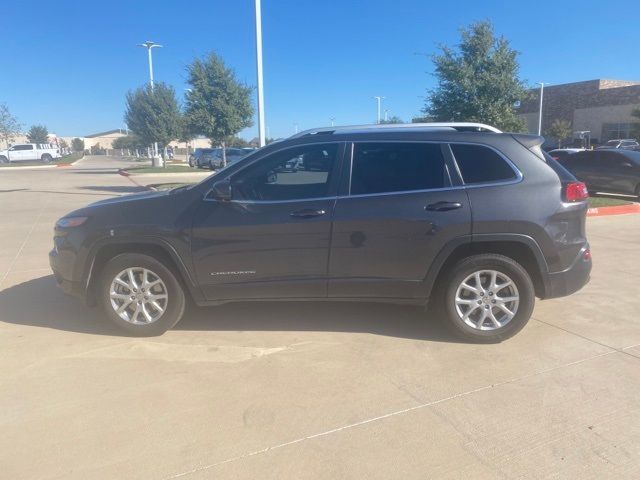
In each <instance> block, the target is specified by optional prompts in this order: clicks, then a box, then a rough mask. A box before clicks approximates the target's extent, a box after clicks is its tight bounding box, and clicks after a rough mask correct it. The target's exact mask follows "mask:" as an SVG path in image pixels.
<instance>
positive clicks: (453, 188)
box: [204, 140, 524, 205]
mask: <svg viewBox="0 0 640 480" xmlns="http://www.w3.org/2000/svg"><path fill="white" fill-rule="evenodd" d="M326 143H344V142H343V141H332V142H326V141H325V142H314V143H306V144H304V145H305V146H306V145H321V144H326ZM348 143H351V158H350V159H349V162H350V163H349V193H348V194H347V195H332V196H327V197H313V198H295V199H290V200H229V201H227V202H224V203H237V204H257V205H265V204H285V203H300V202H318V201H323V200H327V201H336V200H345V199H349V198H371V197H387V196H390V195H413V194H420V193H430V192H445V191H456V190H465V189H470V188H485V187H496V186H505V185H514V184H516V183H520V182H522V180H523V179H524V176H523V174H522V172H520V170H519V169H518V167H516V166H515V164H514V163H513V162H512V161H511V160H510V159H509V158H507V156H506V155H504V154H503V153H502V152H500V150H498V149H496V148H495V147H493V146H491V145H486V144H484V143H477V142H444V141H437V140H373V141H371V140H369V141H368V140H356V141H351V142H348ZM356 143H431V144H439V145H442V144H444V145H447V147H448V148H449V149H451V145H452V144H453V145H455V144H458V145H475V146H480V147H486V148H490V149H491V150H493V151H494V152H495V153H497V154H498V155H499V156H500V157H501V158H502V159H503V160H504V161H506V162H507V164H508V165H509V166H510V167H511V169H512V170H513V172H514V173H515V175H516V178H514V179H511V180H501V181H497V182H485V183H472V184H465V183H464V178H463V177H462V172H460V170H459V169H460V167H459V165H458V162H457V161H456V160H455V155H454V154H453V150H452V149H451V155H452V157H453V159H454V163H455V166H456V169H457V170H458V172H459V174H460V178H461V179H462V182H463V184H462V185H450V186H448V187H443V188H428V189H422V190H400V191H396V192H377V193H362V194H356V195H352V194H351V178H352V173H353V157H354V153H355V144H356ZM299 146H301V145H296V146H292V147H286V148H282V149H279V150H277V151H276V152H282V151H284V150H289V149H291V148H296V147H299ZM276 152H273V153H276ZM345 153H346V152H345ZM257 161H259V160H256V162H257ZM256 162H252V163H251V164H250V165H253V164H254V163H256ZM445 165H446V159H445ZM209 192H210V190H209V191H207V193H206V194H205V198H204V200H205V201H207V202H217V201H218V200H215V199H211V198H207V195H208V194H209Z"/></svg>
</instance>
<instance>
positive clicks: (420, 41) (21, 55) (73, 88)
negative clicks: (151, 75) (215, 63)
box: [0, 0, 640, 138]
mask: <svg viewBox="0 0 640 480" xmlns="http://www.w3.org/2000/svg"><path fill="white" fill-rule="evenodd" d="M253 8H254V3H253V0H233V1H229V0H227V1H223V0H203V1H201V0H183V1H181V2H177V1H173V0H169V1H154V2H151V1H149V0H138V1H135V2H124V1H120V0H112V1H110V2H91V1H88V2H82V3H81V2H71V1H66V0H62V1H58V2H55V3H54V4H52V3H51V2H46V3H45V2H44V1H37V0H36V1H32V2H29V5H28V8H26V5H25V4H23V3H22V2H18V1H16V0H7V2H5V4H4V7H3V18H4V19H5V21H4V22H2V24H3V26H2V37H3V41H2V42H1V43H0V58H2V59H3V62H2V67H1V71H2V74H1V75H0V102H5V103H7V104H8V106H9V108H10V110H11V111H12V112H13V114H14V115H16V116H17V117H18V118H19V120H20V122H21V123H23V124H24V125H26V126H27V127H28V126H29V125H31V124H34V123H43V124H45V125H46V126H47V127H48V128H49V131H50V132H54V133H56V134H58V135H79V136H83V135H87V134H90V133H94V132H98V131H103V130H109V129H112V128H120V127H122V126H123V124H124V121H123V111H124V95H125V93H126V92H127V90H129V89H132V88H135V87H137V86H140V85H142V84H144V83H145V82H146V81H147V79H148V70H147V59H146V52H145V51H144V50H143V49H142V48H139V47H136V44H137V43H140V42H143V41H145V40H153V41H155V42H158V43H161V44H163V45H164V46H165V47H164V48H162V49H159V50H155V51H154V67H155V68H154V72H155V79H156V81H164V82H167V83H169V84H171V85H173V86H174V87H175V89H176V92H177V93H178V96H179V97H182V96H183V94H184V88H185V87H186V84H185V77H186V74H185V67H186V65H187V64H188V63H189V62H190V61H191V60H192V59H193V58H194V57H197V56H202V55H204V54H205V53H207V52H208V51H210V50H216V51H217V52H218V53H219V54H220V55H222V56H223V58H224V59H225V60H226V62H227V63H228V64H229V65H230V66H232V67H233V68H234V69H235V70H236V73H237V75H238V77H239V78H240V79H241V80H243V81H245V82H246V83H248V84H251V85H255V83H256V82H255V37H254V16H253V15H254V10H253ZM262 9H263V35H264V38H263V40H264V47H263V48H264V72H265V101H266V103H265V112H266V124H267V127H268V129H269V133H270V135H271V136H273V137H282V136H287V135H290V134H292V133H293V132H294V128H295V127H294V125H295V124H298V126H299V128H300V129H304V128H311V127H316V126H323V125H328V124H329V122H330V121H329V118H330V117H335V118H336V124H357V123H370V122H372V121H375V116H376V109H375V101H374V100H373V99H372V98H371V97H372V96H374V95H384V96H385V97H386V99H385V100H384V103H383V108H387V109H389V111H390V114H391V115H398V116H399V117H401V118H403V119H404V120H410V119H411V117H412V116H415V115H417V114H419V111H420V108H421V107H422V105H423V102H424V100H423V98H421V96H424V95H425V92H426V90H427V88H430V87H432V86H433V85H434V79H433V77H432V76H431V74H430V73H431V71H432V66H431V62H430V61H429V59H428V58H426V57H425V56H420V55H415V54H414V52H421V53H426V54H431V53H434V52H436V51H437V45H438V44H441V43H444V44H454V43H456V42H457V40H458V29H459V28H460V27H462V26H465V25H468V24H469V23H471V22H473V21H476V20H481V19H489V20H491V21H492V22H493V23H494V25H495V28H496V31H497V32H498V33H499V34H502V35H504V36H505V37H506V38H508V39H509V40H510V42H511V44H512V46H513V47H514V48H516V49H517V50H519V51H520V52H521V56H520V63H521V77H522V78H523V79H525V80H527V81H528V82H530V83H535V82H537V81H545V82H551V83H556V84H557V83H564V82H571V81H580V80H588V79H593V78H618V79H625V80H640V66H639V65H640V53H639V50H638V45H640V28H639V27H638V21H637V13H638V4H637V0H629V1H627V0H619V1H618V2H616V3H615V8H613V7H612V8H607V4H606V3H605V2H602V1H598V2H596V1H584V0H582V1H579V2H578V1H566V2H563V1H558V0H556V1H550V0H539V1H537V2H519V1H510V2H506V1H489V0H483V1H480V2H479V1H477V0H474V1H464V0H458V1H456V2H441V1H438V2H431V1H427V0H394V1H388V0H387V1H384V0H368V1H355V0H352V1H349V0H341V1H334V0H325V1H324V2H320V1H318V0H295V1H294V0H263V4H262ZM38 12H40V13H38ZM11 19H14V20H16V21H12V20H11ZM17 20H20V21H17ZM256 131H257V129H256V127H253V128H251V129H249V130H248V131H245V132H243V136H245V137H246V138H250V137H253V136H255V133H256Z"/></svg>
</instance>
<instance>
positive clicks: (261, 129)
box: [255, 0, 266, 147]
mask: <svg viewBox="0 0 640 480" xmlns="http://www.w3.org/2000/svg"><path fill="white" fill-rule="evenodd" d="M255 2H256V74H257V76H258V138H259V139H260V146H261V147H264V146H265V145H266V138H265V125H264V86H263V84H262V10H261V7H260V0H255Z"/></svg>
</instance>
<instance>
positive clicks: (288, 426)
mask: <svg viewBox="0 0 640 480" xmlns="http://www.w3.org/2000/svg"><path fill="white" fill-rule="evenodd" d="M122 166H125V165H124V164H122V163H120V162H118V161H117V160H115V159H109V158H91V157H90V158H88V159H86V160H84V161H83V162H81V163H80V164H78V165H77V166H76V167H73V168H65V169H63V168H56V169H46V170H15V169H9V168H5V169H2V170H1V171H0V362H1V363H0V365H1V369H0V477H2V478H8V479H12V480H15V479H33V478H65V479H66V478H78V479H86V478H105V479H113V478H123V479H124V478H141V479H152V478H153V479H155V478H187V479H204V478H207V479H208V478H225V479H227V478H247V479H249V478H251V479H253V478H260V479H284V478H295V479H306V478H313V479H338V478H339V479H345V478H347V479H351V478H352V479H362V478H367V479H390V478H402V479H408V478H420V479H424V478H450V479H459V478H473V479H478V478H500V479H502V478H572V479H573V478H580V479H603V478H615V479H620V478H629V479H637V478H639V477H640V315H638V312H639V311H640V289H639V288H638V274H637V272H638V271H639V270H640V215H621V216H616V217H599V218H591V219H589V220H588V233H589V238H590V241H591V242H592V251H593V255H594V270H593V278H592V281H591V283H590V284H589V285H588V286H587V287H585V288H584V289H583V290H582V291H581V292H579V293H578V294H575V295H573V296H571V297H569V298H565V299H558V300H549V301H545V302H538V305H537V307H536V309H535V312H534V318H533V319H532V320H531V322H530V323H529V325H528V326H527V327H526V328H525V329H524V330H523V331H522V332H521V333H519V334H518V335H517V336H516V337H514V338H513V339H511V340H509V341H507V342H504V343H502V344H499V345H470V344H464V343H460V342H458V341H456V340H455V339H454V338H451V337H450V336H449V335H448V334H446V333H445V332H444V331H443V330H442V329H441V328H440V327H439V326H438V325H437V323H436V322H434V321H433V320H434V319H430V318H427V317H426V316H425V314H424V313H423V312H422V311H421V310H420V309H418V308H414V307H398V306H386V305H348V304H321V303H283V304H277V303H263V304H246V305H242V304H237V305H225V306H222V307H216V308H207V309H194V310H192V311H191V312H190V313H189V314H188V315H187V317H186V318H185V319H184V320H183V322H181V323H180V324H179V325H178V326H177V327H176V329H174V330H172V331H170V332H168V333H167V334H165V335H163V336H162V337H157V338H153V339H134V338H129V337H125V336H120V335H119V334H118V332H117V331H116V330H114V329H113V328H112V327H111V326H110V325H109V324H107V323H105V321H104V320H103V318H102V316H101V314H100V312H99V311H98V310H92V309H87V308H85V307H83V306H81V305H80V303H79V302H77V301H76V300H74V299H72V298H68V297H66V296H64V295H63V294H62V292H61V291H60V290H59V289H58V288H57V287H56V286H55V282H54V280H53V277H52V275H51V272H50V271H49V267H48V259H47V253H48V251H49V249H50V248H51V245H52V239H51V237H52V227H53V224H54V222H55V220H56V219H57V218H59V217H60V216H62V215H63V214H64V213H66V212H68V211H69V210H72V209H74V208H77V207H80V206H82V205H85V204H87V203H89V202H92V201H95V200H98V199H101V198H105V197H107V196H113V195H122V194H128V193H131V192H134V191H137V190H138V189H139V187H136V186H134V185H133V184H132V183H131V182H129V180H127V179H126V178H124V177H121V176H119V175H117V174H116V173H115V170H116V168H118V167H122ZM165 178H167V180H166V181H171V177H170V176H167V177H165ZM149 183H152V182H149Z"/></svg>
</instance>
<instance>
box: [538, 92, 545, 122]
mask: <svg viewBox="0 0 640 480" xmlns="http://www.w3.org/2000/svg"><path fill="white" fill-rule="evenodd" d="M538 83H539V84H540V111H539V113H538V135H542V99H543V98H544V82H538Z"/></svg>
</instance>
